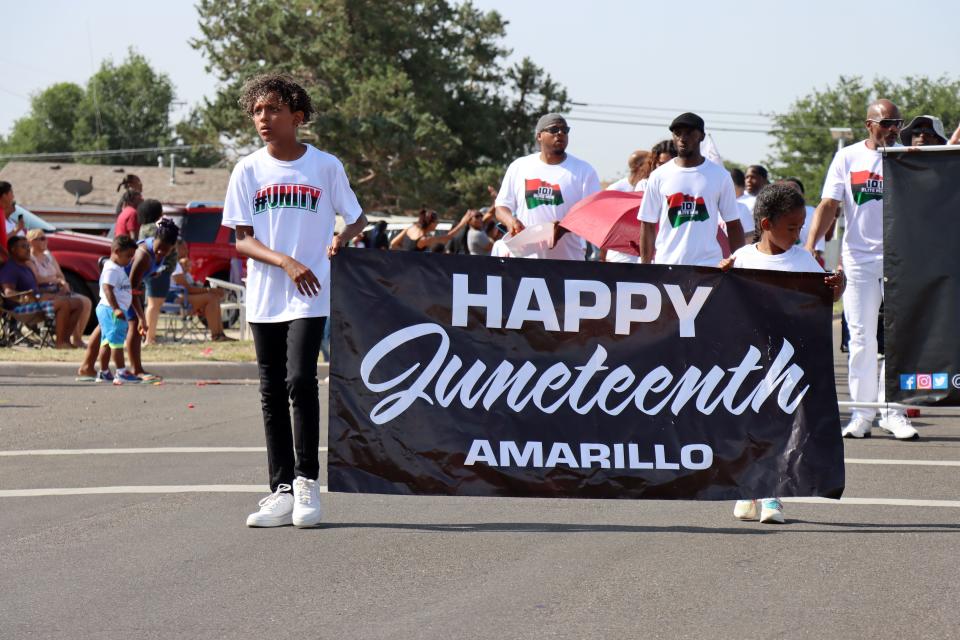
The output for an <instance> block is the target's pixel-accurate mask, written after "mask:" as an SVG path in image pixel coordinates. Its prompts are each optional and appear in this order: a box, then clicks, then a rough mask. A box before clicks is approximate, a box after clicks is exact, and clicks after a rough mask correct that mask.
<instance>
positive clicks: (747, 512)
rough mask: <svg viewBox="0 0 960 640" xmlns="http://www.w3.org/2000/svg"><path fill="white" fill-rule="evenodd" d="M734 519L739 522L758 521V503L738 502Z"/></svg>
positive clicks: (734, 509) (734, 511)
mask: <svg viewBox="0 0 960 640" xmlns="http://www.w3.org/2000/svg"><path fill="white" fill-rule="evenodd" d="M733 517H734V518H736V519H737V520H756V519H757V501H756V500H737V504H735V505H734V507H733Z"/></svg>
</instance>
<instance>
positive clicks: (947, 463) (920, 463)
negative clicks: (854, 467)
mask: <svg viewBox="0 0 960 640" xmlns="http://www.w3.org/2000/svg"><path fill="white" fill-rule="evenodd" d="M843 461H844V462H846V463H847V464H893V465H897V464H901V465H908V466H915V467H960V460H884V459H883V458H844V460H843Z"/></svg>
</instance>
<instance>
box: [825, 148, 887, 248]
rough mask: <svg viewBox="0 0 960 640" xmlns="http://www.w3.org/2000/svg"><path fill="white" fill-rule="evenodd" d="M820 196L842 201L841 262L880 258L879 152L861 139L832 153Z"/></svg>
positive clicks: (880, 173)
mask: <svg viewBox="0 0 960 640" xmlns="http://www.w3.org/2000/svg"><path fill="white" fill-rule="evenodd" d="M823 197H824V198H830V199H831V200H837V201H839V202H840V203H841V204H842V205H843V216H844V223H845V231H844V234H843V249H842V255H843V262H844V264H866V263H870V262H877V261H880V260H883V154H881V153H880V152H879V151H877V150H875V149H869V148H867V143H866V141H865V140H861V141H860V142H858V143H856V144H852V145H850V146H849V147H844V148H843V149H841V150H840V151H838V152H837V155H835V156H834V157H833V162H831V163H830V168H829V169H827V177H826V179H825V180H824V182H823Z"/></svg>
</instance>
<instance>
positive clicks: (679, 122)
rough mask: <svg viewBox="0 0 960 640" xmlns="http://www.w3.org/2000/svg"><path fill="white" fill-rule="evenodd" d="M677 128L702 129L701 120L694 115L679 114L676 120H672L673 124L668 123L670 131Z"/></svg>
mask: <svg viewBox="0 0 960 640" xmlns="http://www.w3.org/2000/svg"><path fill="white" fill-rule="evenodd" d="M677 127H690V128H691V129H699V130H700V131H704V129H703V118H701V117H700V116H698V115H697V114H695V113H690V112H689V111H688V112H687V113H681V114H680V115H678V116H677V117H676V118H674V119H673V122H671V123H670V131H673V130H674V129H676V128H677Z"/></svg>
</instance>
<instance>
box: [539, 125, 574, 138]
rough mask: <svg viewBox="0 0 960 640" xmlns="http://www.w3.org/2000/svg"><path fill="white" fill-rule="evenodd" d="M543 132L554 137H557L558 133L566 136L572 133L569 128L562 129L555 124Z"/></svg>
mask: <svg viewBox="0 0 960 640" xmlns="http://www.w3.org/2000/svg"><path fill="white" fill-rule="evenodd" d="M543 131H546V132H547V133H549V134H550V135H552V136H555V135H557V134H558V133H562V134H564V135H566V134H568V133H570V127H567V126H563V127H561V126H560V125H558V124H555V125H553V126H552V127H546V128H545V129H543Z"/></svg>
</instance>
